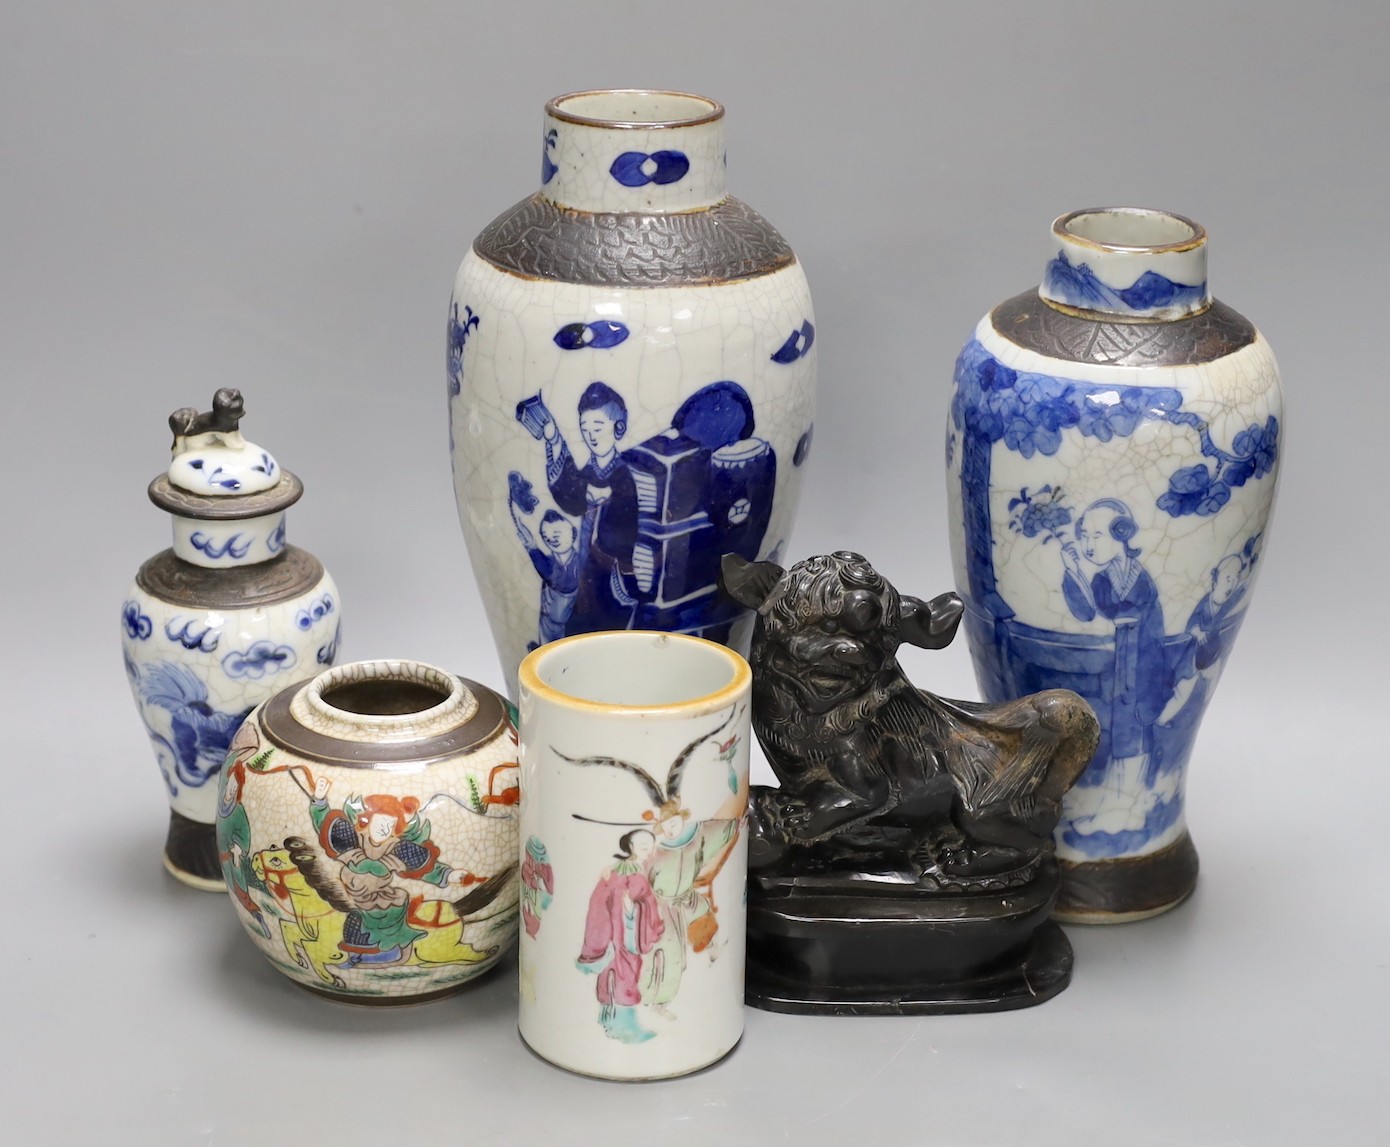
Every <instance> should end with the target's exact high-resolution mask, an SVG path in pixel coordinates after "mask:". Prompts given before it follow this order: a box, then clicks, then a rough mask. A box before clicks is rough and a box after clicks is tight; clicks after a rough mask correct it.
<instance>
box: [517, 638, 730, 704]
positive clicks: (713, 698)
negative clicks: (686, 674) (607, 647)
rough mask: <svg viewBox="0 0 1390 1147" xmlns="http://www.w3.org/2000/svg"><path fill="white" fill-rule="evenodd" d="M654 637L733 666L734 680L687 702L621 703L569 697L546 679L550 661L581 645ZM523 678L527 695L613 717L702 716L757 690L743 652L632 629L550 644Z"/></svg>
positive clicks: (536, 652)
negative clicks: (547, 663) (547, 662)
mask: <svg viewBox="0 0 1390 1147" xmlns="http://www.w3.org/2000/svg"><path fill="white" fill-rule="evenodd" d="M653 638H655V639H657V640H658V641H659V642H661V643H663V644H665V643H670V644H673V645H682V646H685V647H687V648H689V649H692V650H699V651H701V652H704V653H712V654H714V655H715V656H717V657H719V658H721V659H722V660H724V661H725V662H726V663H727V664H728V668H729V680H728V681H726V682H725V683H724V684H723V685H721V686H720V687H719V688H718V689H715V690H714V691H713V692H710V693H705V694H703V695H700V696H696V697H690V698H687V699H685V700H681V701H669V702H658V703H653V704H629V703H625V702H621V701H594V700H591V699H589V698H587V697H583V696H579V695H578V694H575V693H569V692H566V691H565V690H564V689H562V688H560V687H558V686H556V685H554V684H552V683H551V682H550V681H549V680H547V679H546V677H545V676H544V666H545V662H546V661H547V660H549V659H550V658H552V657H554V656H556V655H557V654H563V653H565V652H567V651H569V650H570V649H572V648H573V647H574V646H575V645H576V644H579V643H585V642H596V641H607V642H613V643H619V642H625V641H627V642H630V641H634V640H643V639H645V640H651V639H653ZM517 678H518V682H519V684H520V687H521V690H522V692H523V693H528V694H530V695H531V696H533V697H537V698H540V699H542V700H545V701H548V702H551V703H552V704H555V705H561V706H564V707H565V708H568V709H578V710H582V711H584V712H587V713H592V714H600V713H601V714H605V715H608V716H636V715H641V716H647V717H698V716H702V715H704V714H705V713H713V712H717V711H718V710H720V709H723V708H726V707H728V706H729V705H732V704H733V703H734V702H736V701H737V700H738V699H739V698H740V697H742V696H743V695H744V694H745V693H746V692H747V691H748V689H749V688H750V687H751V686H752V683H753V670H752V668H751V667H750V666H749V664H748V662H747V661H746V660H744V658H743V657H742V656H741V655H740V654H739V653H738V652H736V651H735V650H733V649H730V648H729V647H728V646H727V645H721V644H720V643H719V642H717V641H710V640H709V639H708V638H705V637H694V636H692V635H691V634H688V633H667V632H664V631H662V630H647V629H626V630H612V631H606V632H600V633H581V634H576V635H575V636H573V637H562V638H560V639H559V640H557V641H551V642H547V643H546V644H545V645H542V646H540V647H539V648H537V649H533V650H532V651H531V652H530V653H528V654H527V655H526V657H525V658H524V659H523V660H522V662H521V666H520V668H519V669H518V670H517Z"/></svg>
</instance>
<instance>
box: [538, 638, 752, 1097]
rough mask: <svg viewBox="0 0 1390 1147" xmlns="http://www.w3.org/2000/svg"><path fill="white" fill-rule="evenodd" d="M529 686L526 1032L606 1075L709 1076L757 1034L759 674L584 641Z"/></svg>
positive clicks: (545, 663) (657, 647)
mask: <svg viewBox="0 0 1390 1147" xmlns="http://www.w3.org/2000/svg"><path fill="white" fill-rule="evenodd" d="M520 681H521V775H522V784H521V789H522V794H523V796H522V802H521V832H522V835H523V837H524V838H525V841H526V845H525V852H524V854H523V860H522V886H523V891H522V896H523V902H524V903H526V904H528V905H529V908H528V907H524V908H523V910H522V911H523V918H524V920H525V931H524V932H523V934H522V937H521V942H520V950H519V965H520V1008H521V1012H520V1025H519V1026H520V1030H521V1036H522V1038H523V1039H524V1040H525V1041H526V1043H527V1044H528V1045H529V1046H530V1047H531V1048H532V1050H534V1051H535V1052H536V1053H537V1054H539V1055H541V1056H543V1057H544V1058H546V1059H548V1060H550V1062H552V1063H555V1064H558V1065H559V1066H560V1067H564V1068H568V1069H569V1070H570V1071H576V1072H580V1073H582V1074H585V1075H594V1076H600V1077H603V1078H606V1079H632V1080H639V1079H662V1078H666V1077H668V1076H675V1075H684V1074H686V1073H687V1072H691V1071H696V1070H698V1069H699V1068H702V1067H705V1066H707V1065H709V1064H711V1063H713V1062H714V1061H715V1060H717V1059H719V1058H721V1057H722V1056H724V1055H726V1054H727V1053H728V1052H729V1051H730V1049H731V1048H733V1046H734V1045H735V1044H736V1043H737V1042H738V1040H739V1037H740V1036H741V1035H742V1034H743V990H744V984H743V968H744V936H745V916H746V907H745V901H744V884H745V876H746V873H747V832H746V820H745V813H746V811H747V808H748V727H749V725H748V723H749V715H750V714H749V689H750V687H751V683H752V674H751V672H750V670H749V668H748V663H747V662H746V661H744V659H743V658H742V657H740V656H739V655H738V654H737V653H735V652H734V651H733V650H731V649H728V648H726V647H725V646H723V645H719V644H716V643H715V642H712V641H707V640H704V639H702V638H698V637H691V636H688V635H683V634H667V633H659V632H627V633H594V634H581V635H579V636H576V637H570V638H565V639H564V640H561V641H556V642H553V643H551V644H548V645H546V646H544V647H543V648H541V649H538V650H536V651H535V652H533V653H531V654H529V655H528V656H527V657H526V659H525V661H523V662H522V665H521V673H520Z"/></svg>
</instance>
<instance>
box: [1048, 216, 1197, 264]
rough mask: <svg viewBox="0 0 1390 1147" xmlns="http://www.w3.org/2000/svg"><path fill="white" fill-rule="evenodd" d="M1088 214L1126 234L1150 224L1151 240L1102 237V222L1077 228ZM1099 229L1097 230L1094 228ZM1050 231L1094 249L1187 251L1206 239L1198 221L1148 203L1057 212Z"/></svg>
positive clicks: (1066, 239)
mask: <svg viewBox="0 0 1390 1147" xmlns="http://www.w3.org/2000/svg"><path fill="white" fill-rule="evenodd" d="M1090 217H1097V218H1098V219H1103V220H1106V221H1109V222H1111V223H1112V224H1113V225H1114V226H1115V228H1116V232H1117V233H1120V232H1123V231H1124V230H1125V229H1127V230H1128V232H1129V234H1128V235H1127V236H1126V237H1128V238H1134V237H1136V236H1135V234H1134V233H1135V231H1136V230H1142V228H1143V227H1144V225H1145V224H1148V225H1149V226H1150V227H1151V232H1152V235H1153V238H1154V240H1158V241H1153V242H1122V241H1120V239H1119V238H1118V237H1117V238H1115V239H1110V238H1106V237H1105V235H1104V231H1105V228H1104V226H1102V227H1100V228H1088V229H1087V230H1089V231H1090V232H1091V233H1090V234H1088V233H1087V230H1078V229H1077V225H1078V224H1079V223H1081V222H1082V221H1084V220H1086V219H1087V218H1090ZM1097 231H1099V232H1100V234H1097V233H1096V232H1097ZM1165 232H1167V234H1166V235H1165V234H1164V233H1165ZM1052 233H1053V235H1055V236H1056V237H1057V238H1058V239H1061V240H1063V241H1064V242H1067V243H1071V244H1074V245H1076V246H1078V247H1088V248H1091V249H1092V250H1095V251H1120V252H1151V253H1153V254H1167V253H1175V252H1180V251H1191V250H1194V249H1195V248H1197V247H1200V246H1202V245H1203V244H1204V243H1206V241H1207V232H1206V228H1204V227H1203V226H1202V225H1201V224H1200V223H1196V222H1194V221H1193V220H1191V219H1189V218H1187V216H1185V215H1178V214H1177V213H1176V212H1173V211H1160V210H1157V209H1155V208H1150V207H1083V208H1082V209H1081V210H1079V211H1069V212H1067V213H1066V214H1065V215H1059V216H1058V217H1057V218H1056V219H1055V220H1054V221H1053V224H1052Z"/></svg>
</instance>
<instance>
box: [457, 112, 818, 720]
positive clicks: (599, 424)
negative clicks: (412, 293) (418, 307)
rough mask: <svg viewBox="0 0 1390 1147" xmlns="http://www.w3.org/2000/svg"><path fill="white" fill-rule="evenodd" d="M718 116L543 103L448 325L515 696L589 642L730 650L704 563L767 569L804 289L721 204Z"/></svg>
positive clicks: (743, 640) (808, 356) (802, 382)
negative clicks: (668, 637) (535, 162)
mask: <svg viewBox="0 0 1390 1147" xmlns="http://www.w3.org/2000/svg"><path fill="white" fill-rule="evenodd" d="M723 116H724V109H723V108H722V107H720V105H719V104H717V103H715V102H714V101H713V100H710V99H706V98H704V97H702V96H693V95H683V94H680V93H676V92H663V91H593V92H579V93H576V94H573V95H566V96H560V97H558V98H557V99H554V100H551V101H550V103H549V104H547V105H546V110H545V122H544V128H543V141H542V144H543V146H542V154H541V188H540V191H539V192H537V193H536V194H535V195H533V196H531V197H530V198H528V199H524V200H522V201H521V202H520V203H518V204H517V205H516V206H515V207H512V208H511V209H509V210H508V211H506V212H504V213H503V214H502V215H500V216H499V217H498V218H497V219H496V220H494V221H493V222H492V223H491V224H490V225H489V226H488V227H487V228H486V229H484V231H483V232H482V233H481V234H480V235H479V236H478V238H477V239H476V240H475V242H474V244H473V248H472V250H471V251H469V253H468V254H467V256H465V258H464V260H463V263H462V265H461V266H460V268H459V272H458V277H457V280H456V282H455V285H454V292H453V300H452V304H451V309H450V315H449V323H448V327H449V336H448V381H449V395H450V397H449V415H450V431H451V435H450V443H451V449H452V454H453V469H454V488H455V493H456V495H457V500H458V509H459V519H460V521H461V522H462V525H463V533H464V538H465V540H466V542H467V545H468V552H469V555H470V557H471V559H472V563H473V568H474V572H475V574H476V575H477V578H478V581H479V585H480V588H481V590H482V596H483V600H484V603H485V605H486V608H487V611H488V618H489V621H490V623H491V626H492V631H493V636H494V638H495V640H496V642H497V648H498V653H499V655H500V657H501V660H502V665H503V668H504V670H505V672H506V675H507V679H508V682H509V685H510V688H511V689H512V691H513V695H515V689H516V672H517V666H518V665H519V664H520V662H521V659H522V657H523V656H524V655H525V654H526V653H527V651H528V650H531V649H534V648H536V647H537V646H538V645H542V644H544V643H546V642H548V641H553V640H555V639H556V638H559V637H565V636H574V635H576V634H582V633H590V632H594V631H599V630H615V629H642V630H663V631H668V632H680V633H690V634H696V635H700V636H704V637H706V638H710V639H713V640H716V641H720V642H722V643H725V644H732V645H735V646H737V647H740V648H743V649H745V650H746V648H747V639H748V636H749V635H750V633H751V616H750V615H749V614H748V612H747V611H745V610H743V609H742V608H741V607H739V606H737V605H736V604H734V603H733V602H731V601H730V600H728V599H727V598H723V597H721V595H720V594H719V591H718V585H717V580H718V571H719V559H720V557H721V556H722V555H723V554H725V553H737V554H739V555H741V556H743V557H745V558H747V559H749V560H757V559H759V558H765V557H769V556H771V557H776V556H778V555H779V554H780V553H781V552H782V551H783V550H784V549H785V546H786V542H787V536H788V533H789V532H790V530H791V526H792V517H793V514H794V512H795V509H796V502H797V497H798V494H799V490H800V486H801V471H802V466H803V464H804V463H805V461H806V459H807V456H808V453H809V451H810V446H811V434H812V418H813V414H814V384H815V373H816V368H815V361H816V352H815V351H814V350H813V345H814V340H815V333H816V331H815V325H814V316H813V314H812V311H811V296H810V292H809V290H808V289H807V285H806V276H805V275H804V274H803V273H802V269H801V266H800V264H799V263H798V262H797V259H796V256H795V255H794V254H793V253H792V250H791V248H790V247H789V246H788V245H787V243H786V241H785V240H784V239H783V238H782V236H781V235H779V234H778V233H777V231H776V230H775V229H774V228H773V227H772V225H771V224H769V223H768V222H767V221H766V220H765V219H764V218H763V217H762V216H761V215H759V214H758V213H757V212H756V211H754V210H752V208H750V207H748V206H747V205H745V204H743V203H741V202H739V201H738V200H737V199H735V198H733V197H732V196H730V195H728V194H727V193H726V191H725V189H724V167H725V152H724V124H723Z"/></svg>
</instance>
